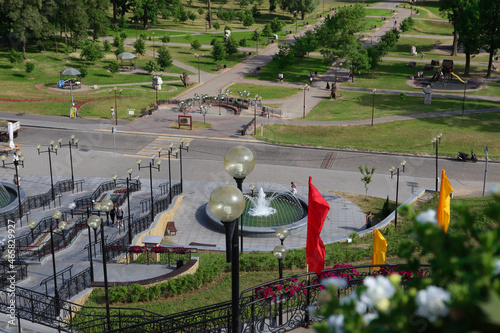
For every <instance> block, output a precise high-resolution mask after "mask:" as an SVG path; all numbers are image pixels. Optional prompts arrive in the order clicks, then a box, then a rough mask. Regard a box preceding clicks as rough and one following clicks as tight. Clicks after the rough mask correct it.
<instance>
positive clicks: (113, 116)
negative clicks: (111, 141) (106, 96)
mask: <svg viewBox="0 0 500 333" xmlns="http://www.w3.org/2000/svg"><path fill="white" fill-rule="evenodd" d="M114 119H115V109H113V107H111V120H114Z"/></svg>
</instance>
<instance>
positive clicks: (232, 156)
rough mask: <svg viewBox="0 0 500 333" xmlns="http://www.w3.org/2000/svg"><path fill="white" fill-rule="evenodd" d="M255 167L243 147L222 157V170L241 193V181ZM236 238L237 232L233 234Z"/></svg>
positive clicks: (252, 159)
mask: <svg viewBox="0 0 500 333" xmlns="http://www.w3.org/2000/svg"><path fill="white" fill-rule="evenodd" d="M254 167H255V157H254V156H253V153H252V151H251V150H250V149H248V148H247V147H244V146H235V147H233V148H231V149H229V150H228V151H227V152H226V154H225V155H224V168H225V169H226V171H227V173H228V174H230V175H231V176H232V177H233V178H234V180H235V181H236V184H237V186H238V189H239V190H240V191H241V192H242V193H243V180H245V177H246V176H248V175H249V174H250V173H251V172H252V170H253V168H254ZM235 235H236V237H238V232H237V231H236V233H235ZM240 241H241V252H243V217H241V219H240Z"/></svg>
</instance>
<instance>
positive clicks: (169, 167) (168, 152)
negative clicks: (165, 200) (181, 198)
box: [158, 142, 182, 203]
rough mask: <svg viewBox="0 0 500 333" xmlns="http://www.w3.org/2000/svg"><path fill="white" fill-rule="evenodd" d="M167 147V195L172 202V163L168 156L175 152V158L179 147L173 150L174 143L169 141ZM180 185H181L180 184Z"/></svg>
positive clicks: (159, 153)
mask: <svg viewBox="0 0 500 333" xmlns="http://www.w3.org/2000/svg"><path fill="white" fill-rule="evenodd" d="M168 147H169V149H168V151H167V154H168V196H169V200H170V203H172V165H171V164H170V156H171V155H173V154H175V157H176V158H177V154H178V153H179V149H178V148H176V149H175V150H174V143H173V142H170V145H169V146H168ZM161 151H162V150H161V147H160V148H158V157H159V158H160V157H161ZM181 186H182V185H181Z"/></svg>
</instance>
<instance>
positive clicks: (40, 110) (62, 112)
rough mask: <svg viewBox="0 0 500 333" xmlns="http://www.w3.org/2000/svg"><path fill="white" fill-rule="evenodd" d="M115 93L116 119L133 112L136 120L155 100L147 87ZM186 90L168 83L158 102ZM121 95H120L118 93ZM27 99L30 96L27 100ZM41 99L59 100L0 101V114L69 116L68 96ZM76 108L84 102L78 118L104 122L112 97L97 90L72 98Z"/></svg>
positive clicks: (75, 95)
mask: <svg viewBox="0 0 500 333" xmlns="http://www.w3.org/2000/svg"><path fill="white" fill-rule="evenodd" d="M118 88H119V89H117V91H118V93H117V97H118V98H117V105H118V117H119V118H121V119H124V118H126V117H128V113H127V109H135V110H136V112H135V116H133V117H130V119H131V120H132V119H135V118H137V117H138V116H140V110H141V109H142V108H144V107H149V105H150V104H151V103H154V102H155V100H156V94H155V91H154V90H153V89H152V88H151V85H143V86H126V87H118ZM185 90H186V88H185V87H184V85H183V84H182V83H181V82H179V83H169V84H164V85H163V86H162V90H160V91H158V99H159V100H160V99H171V98H173V97H175V96H177V95H179V94H181V93H183V92H184V91H185ZM120 91H121V92H120ZM30 98H31V96H30ZM45 98H48V99H51V98H54V99H59V100H60V101H53V100H52V101H39V102H6V101H0V111H5V112H19V113H26V114H38V115H51V116H69V108H70V105H71V96H70V95H69V94H68V95H49V94H46V95H45ZM74 101H75V103H76V104H79V103H80V102H86V103H85V104H83V106H82V107H81V108H80V109H79V116H80V117H86V118H108V117H109V108H110V107H111V106H114V93H113V91H112V90H111V93H110V89H108V88H106V89H100V90H99V91H98V92H97V93H95V94H78V93H75V94H74Z"/></svg>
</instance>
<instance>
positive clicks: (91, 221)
mask: <svg viewBox="0 0 500 333" xmlns="http://www.w3.org/2000/svg"><path fill="white" fill-rule="evenodd" d="M87 225H88V226H89V227H91V228H92V229H94V230H97V228H99V227H101V247H102V268H103V273H104V298H105V301H106V319H107V324H108V331H111V316H110V312H109V294H108V270H107V267H106V248H105V244H104V223H103V222H102V219H101V218H100V217H99V216H96V215H92V216H90V217H89V218H88V219H87Z"/></svg>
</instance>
